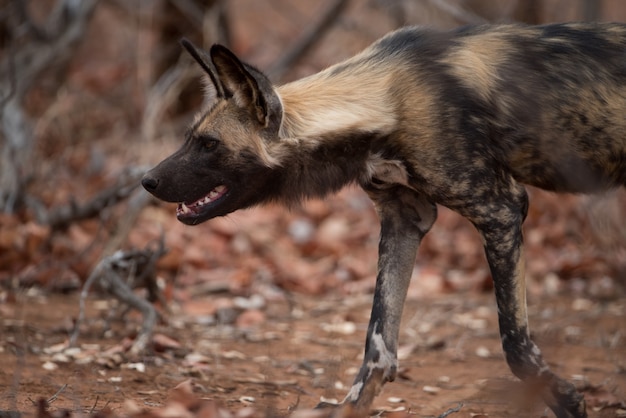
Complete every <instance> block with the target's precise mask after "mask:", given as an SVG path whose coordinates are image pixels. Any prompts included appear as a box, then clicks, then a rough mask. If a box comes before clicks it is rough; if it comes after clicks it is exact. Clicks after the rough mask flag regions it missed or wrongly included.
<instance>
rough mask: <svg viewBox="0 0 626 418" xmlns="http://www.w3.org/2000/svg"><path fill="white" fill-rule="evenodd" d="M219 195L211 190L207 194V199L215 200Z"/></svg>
mask: <svg viewBox="0 0 626 418" xmlns="http://www.w3.org/2000/svg"><path fill="white" fill-rule="evenodd" d="M218 194H219V193H218V192H216V191H215V190H211V192H210V193H209V197H210V198H211V199H213V198H215V197H216V196H217V195H218Z"/></svg>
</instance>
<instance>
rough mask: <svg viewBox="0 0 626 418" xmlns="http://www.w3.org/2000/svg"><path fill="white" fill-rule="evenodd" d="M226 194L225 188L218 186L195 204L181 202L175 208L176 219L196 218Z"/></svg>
mask: <svg viewBox="0 0 626 418" xmlns="http://www.w3.org/2000/svg"><path fill="white" fill-rule="evenodd" d="M227 192H228V189H227V188H226V186H224V185H220V186H217V187H215V188H214V189H213V190H211V191H210V192H209V193H208V194H207V195H206V196H204V197H201V198H200V199H198V200H196V201H195V202H191V203H187V202H181V203H179V204H178V208H176V217H177V218H178V219H180V220H185V219H193V218H196V217H198V216H200V215H202V214H203V213H204V212H205V211H206V210H207V209H209V208H210V207H211V206H213V204H215V203H216V202H217V201H219V200H220V199H221V198H222V197H224V195H225V194H226V193H227Z"/></svg>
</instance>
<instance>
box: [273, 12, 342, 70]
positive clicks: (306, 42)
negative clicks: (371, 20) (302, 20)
mask: <svg viewBox="0 0 626 418" xmlns="http://www.w3.org/2000/svg"><path fill="white" fill-rule="evenodd" d="M347 4H348V1H347V0H335V1H334V2H333V3H332V4H331V5H330V6H329V7H328V9H326V11H324V13H323V14H322V17H321V18H320V20H319V21H318V22H316V23H315V24H313V25H312V26H310V27H308V28H307V29H306V30H305V31H304V33H302V35H301V36H300V37H299V38H298V39H297V40H296V41H295V42H294V43H293V44H292V45H291V46H290V47H289V49H287V51H285V53H284V54H283V55H282V56H281V57H280V58H279V59H278V60H277V61H276V63H275V64H274V65H272V67H271V68H270V69H269V70H268V74H269V76H270V78H272V79H274V80H279V79H280V78H281V77H282V76H283V75H284V74H285V72H287V70H288V69H289V68H290V67H291V66H292V65H293V64H294V63H295V62H297V61H298V60H299V59H300V58H301V57H302V56H303V55H304V54H306V53H307V52H308V51H309V50H310V49H311V48H312V47H313V46H314V45H315V43H316V42H318V41H319V40H320V38H321V37H322V35H323V34H324V33H325V32H326V31H327V30H328V29H330V28H331V27H332V25H333V23H335V22H336V21H337V19H338V18H339V16H341V12H342V11H343V9H344V8H345V7H346V5H347Z"/></svg>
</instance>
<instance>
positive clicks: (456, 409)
mask: <svg viewBox="0 0 626 418" xmlns="http://www.w3.org/2000/svg"><path fill="white" fill-rule="evenodd" d="M461 408H463V402H459V404H458V405H457V406H456V407H454V408H450V409H448V410H447V411H445V412H444V413H443V414H441V415H439V416H438V417H437V418H446V417H447V416H448V415H450V414H454V413H456V412H459V411H461Z"/></svg>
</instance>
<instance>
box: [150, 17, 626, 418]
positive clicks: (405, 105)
mask: <svg viewBox="0 0 626 418" xmlns="http://www.w3.org/2000/svg"><path fill="white" fill-rule="evenodd" d="M183 45H184V47H185V48H186V49H187V50H188V51H189V53H190V54H191V55H192V56H193V58H194V59H195V60H196V61H197V62H198V64H200V66H201V67H202V68H203V70H204V71H205V72H206V74H207V75H208V78H209V81H210V85H212V91H211V92H209V96H210V100H209V102H210V103H209V105H208V107H207V108H206V109H205V110H204V111H202V112H201V113H200V114H199V116H198V117H197V119H196V121H195V122H194V124H193V125H192V126H191V128H190V129H189V131H188V132H187V135H186V140H185V143H184V144H183V145H182V147H181V148H180V150H178V151H177V152H176V153H174V154H173V155H172V156H170V157H168V158H167V159H165V160H164V161H163V162H161V163H160V164H159V165H158V166H157V167H156V168H154V169H153V170H152V171H150V172H149V173H147V174H146V176H145V177H144V179H143V181H142V183H143V185H144V187H145V188H146V189H147V190H148V191H150V192H151V193H152V194H154V195H155V196H156V197H158V198H160V199H163V200H165V201H168V202H179V204H178V209H177V217H178V219H179V220H180V221H181V222H184V223H186V224H198V223H200V222H204V221H206V220H208V219H210V218H213V217H215V216H222V215H226V214H228V213H230V212H232V211H235V210H237V209H240V208H245V207H250V206H253V205H257V204H261V203H265V202H269V201H280V202H284V203H286V204H293V203H296V202H298V201H301V200H302V199H305V198H309V197H321V196H325V195H327V194H329V193H331V192H334V191H337V190H338V189H340V188H341V187H343V186H345V185H347V184H349V183H358V184H359V185H360V186H361V187H362V188H363V189H364V190H365V191H366V192H367V193H368V195H369V196H370V197H371V199H372V200H373V201H374V203H375V205H376V209H377V211H378V214H379V216H380V219H381V238H380V246H379V263H378V276H377V281H376V289H375V294H374V303H373V308H372V313H371V319H370V324H369V328H368V331H367V339H366V343H365V358H364V361H363V365H362V366H361V369H360V371H359V373H358V375H357V377H356V380H355V382H354V384H353V386H352V388H351V389H350V391H349V393H348V395H347V396H346V398H345V400H344V402H346V403H350V404H352V405H353V406H354V407H356V408H358V409H360V410H366V409H367V408H369V406H370V405H371V402H372V400H373V398H374V396H376V394H377V393H378V392H379V390H380V388H381V386H382V385H383V384H384V383H385V382H387V381H391V380H393V379H394V377H395V375H396V368H397V358H396V348H397V339H398V332H399V326H400V316H401V312H402V307H403V303H404V299H405V295H406V291H407V286H408V282H409V280H410V277H411V272H412V269H413V264H414V262H415V254H416V251H417V248H418V245H419V243H420V240H421V239H422V237H423V236H424V234H426V233H427V232H428V230H429V229H430V227H431V226H432V224H433V222H434V221H435V218H436V214H437V210H436V206H435V204H441V205H444V206H447V207H449V208H451V209H453V210H455V211H457V212H458V213H460V214H461V215H463V216H465V217H466V218H468V219H469V220H470V221H471V222H472V223H473V224H474V225H475V226H476V228H477V229H478V231H479V232H480V234H481V235H482V237H483V239H484V246H485V252H486V256H487V261H488V263H489V266H490V269H491V272H492V276H493V280H494V284H495V293H496V298H497V304H498V314H499V326H500V334H501V337H502V346H503V349H504V353H505V355H506V360H507V362H508V364H509V366H510V368H511V370H512V372H513V373H514V374H515V375H516V376H518V377H519V378H520V379H522V380H524V381H526V382H532V383H533V384H538V385H540V386H539V387H541V388H542V390H541V393H542V397H543V398H544V400H545V402H546V403H547V404H548V405H549V407H550V408H551V409H552V410H553V412H554V413H555V414H556V416H558V417H585V416H586V412H585V402H584V399H583V397H582V395H580V394H578V393H577V392H576V390H575V388H574V386H573V385H572V384H570V383H569V382H567V381H566V380H564V379H562V378H560V377H558V376H557V375H556V374H554V373H553V372H552V371H551V370H550V369H549V367H548V365H547V364H546V362H545V361H544V360H543V358H542V356H541V353H540V351H539V348H537V346H536V345H535V344H534V343H533V341H532V340H531V339H530V336H529V330H528V321H527V315H526V296H525V286H524V258H523V248H522V222H523V221H524V218H525V216H526V213H527V209H528V197H527V195H526V191H525V189H524V186H522V183H525V184H530V185H534V186H538V187H541V188H544V189H547V190H551V191H556V192H573V193H577V192H593V191H598V190H602V189H607V188H610V187H616V186H623V185H626V25H622V24H554V25H547V26H536V27H535V26H523V25H495V26H490V25H485V26H475V27H464V28H461V29H458V30H454V31H450V32H440V31H434V30H429V29H422V28H418V27H409V28H404V29H400V30H398V31H395V32H393V33H391V34H389V35H387V36H385V37H384V38H382V39H380V40H379V41H377V42H376V43H374V44H373V45H372V46H370V47H369V48H367V49H366V50H365V51H363V52H361V53H360V54H358V55H356V56H355V57H353V58H351V59H348V60H347V61H344V62H342V63H339V64H337V65H334V66H332V67H330V68H328V69H326V70H324V71H322V72H320V73H318V74H315V75H312V76H309V77H307V78H304V79H301V80H298V81H295V82H292V83H289V84H286V85H283V86H280V87H273V86H272V84H271V83H270V81H269V80H268V79H267V78H266V77H265V76H264V75H263V74H262V73H261V72H260V71H258V70H256V69H255V68H253V67H251V66H249V65H247V64H245V63H242V62H241V61H239V60H238V59H237V58H236V57H235V55H233V53H231V52H230V51H229V50H228V49H226V48H225V47H223V46H219V45H215V46H213V47H212V48H211V50H210V52H209V53H205V52H203V51H202V50H199V49H196V48H195V47H194V46H193V45H191V44H190V43H189V42H187V41H183Z"/></svg>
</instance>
